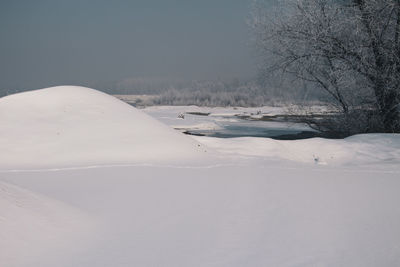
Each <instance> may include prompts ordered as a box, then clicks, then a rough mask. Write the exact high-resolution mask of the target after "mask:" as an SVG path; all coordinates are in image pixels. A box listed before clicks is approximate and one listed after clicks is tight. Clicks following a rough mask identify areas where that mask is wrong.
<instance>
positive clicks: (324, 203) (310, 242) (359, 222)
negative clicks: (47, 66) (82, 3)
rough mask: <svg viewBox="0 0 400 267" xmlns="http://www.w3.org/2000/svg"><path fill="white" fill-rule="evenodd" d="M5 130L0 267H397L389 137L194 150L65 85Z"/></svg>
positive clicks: (210, 142)
mask: <svg viewBox="0 0 400 267" xmlns="http://www.w3.org/2000/svg"><path fill="white" fill-rule="evenodd" d="M154 109H155V110H157V111H156V112H155V113H157V115H156V116H155V117H156V118H157V119H160V116H162V117H163V116H164V115H165V118H167V120H169V119H168V118H171V116H169V115H168V114H164V115H163V112H162V109H156V108H154ZM180 109H182V108H179V107H171V108H165V110H169V111H167V112H166V113H168V112H169V113H170V114H179V112H180ZM229 112H230V111H229V110H228V111H227V112H226V113H229ZM219 113H224V110H223V109H222V108H220V110H219ZM13 120H17V121H16V122H13ZM161 120H162V119H161ZM211 122H212V121H211ZM0 123H1V124H2V125H4V128H3V127H2V128H1V130H0V131H1V132H0V150H1V151H6V153H2V154H0V169H1V170H0V211H1V213H0V266H6V267H9V266H18V267H21V266H22V267H31V266H44V267H47V266H49V267H50V266H60V267H63V266H65V267H67V266H77V267H80V266H82V267H87V266H96V267H98V266H100V267H101V266H363V267H364V266H399V265H400V228H399V227H398V226H399V225H400V206H399V205H398V203H399V201H400V194H398V188H399V187H400V179H399V177H400V175H399V174H400V164H399V163H400V162H399V161H400V154H399V151H400V149H399V148H400V136H399V135H397V134H390V135H384V134H368V135H358V136H353V137H350V138H346V139H344V140H325V139H319V138H314V139H308V140H297V141H276V140H271V139H268V138H232V139H217V138H211V137H189V136H185V135H183V134H181V133H180V132H179V131H176V130H172V129H171V127H168V126H165V125H164V124H162V123H161V122H159V121H157V120H156V119H154V118H151V117H149V116H148V115H146V114H144V113H143V112H142V111H140V110H137V109H135V108H133V107H131V106H129V105H126V104H124V103H122V102H120V101H119V100H117V99H115V98H113V97H110V96H107V95H105V94H103V93H100V92H97V91H95V90H91V89H88V88H82V87H67V86H64V87H56V88H49V89H43V90H37V91H32V92H29V93H22V94H18V95H14V96H8V97H5V98H1V99H0ZM57 132H59V133H60V134H59V135H58V134H57ZM5 140H6V141H5ZM199 144H200V147H199V146H198V145H199ZM60 151H62V153H59V152H60ZM205 151H207V152H205ZM316 159H318V160H316Z"/></svg>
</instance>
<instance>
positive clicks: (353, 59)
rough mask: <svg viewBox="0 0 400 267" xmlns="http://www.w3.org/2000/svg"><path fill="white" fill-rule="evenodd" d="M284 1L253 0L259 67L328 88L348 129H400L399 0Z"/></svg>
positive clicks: (392, 130)
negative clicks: (271, 3) (272, 3)
mask: <svg viewBox="0 0 400 267" xmlns="http://www.w3.org/2000/svg"><path fill="white" fill-rule="evenodd" d="M283 2H284V4H282V6H281V7H280V10H279V11H278V12H277V11H276V10H274V12H271V10H270V7H269V6H267V5H264V3H265V2H262V1H261V2H260V1H258V2H256V3H255V6H254V10H253V16H252V21H251V26H252V28H253V30H254V33H255V37H256V38H255V41H256V45H257V48H258V51H259V52H260V55H261V58H263V59H264V61H263V64H262V68H261V71H262V72H263V73H267V72H270V71H271V70H280V71H283V72H285V73H287V74H289V75H290V76H291V77H295V78H298V79H301V80H303V81H306V82H307V83H310V84H313V86H316V87H317V88H320V89H322V90H323V91H324V92H325V93H327V94H328V95H329V96H330V98H331V99H332V100H333V103H335V105H336V107H337V108H338V110H340V111H341V114H342V116H341V118H342V120H341V123H344V124H347V127H349V128H348V129H347V131H348V132H349V133H356V132H370V131H384V132H400V118H399V110H400V107H399V103H400V0H290V1H281V3H283ZM274 14H275V15H274ZM355 125H357V127H355ZM336 128H338V126H337V127H336Z"/></svg>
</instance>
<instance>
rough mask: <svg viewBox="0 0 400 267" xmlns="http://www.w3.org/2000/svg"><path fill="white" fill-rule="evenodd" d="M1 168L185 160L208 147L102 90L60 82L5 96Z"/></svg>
mask: <svg viewBox="0 0 400 267" xmlns="http://www.w3.org/2000/svg"><path fill="white" fill-rule="evenodd" d="M0 121H1V129H0V150H1V151H2V153H1V154H0V168H2V169H9V168H20V167H23V168H47V167H58V168H59V167H72V166H88V165H103V164H108V165H112V164H132V163H148V162H153V163H154V162H163V161H166V160H168V161H184V160H187V159H193V158H196V157H200V156H201V155H202V153H204V149H203V148H202V147H201V145H200V144H198V143H196V142H195V141H194V140H193V139H191V138H189V137H186V136H184V135H183V134H181V133H178V132H176V131H174V130H173V129H170V128H169V127H168V126H165V125H163V124H162V123H160V122H158V121H157V120H155V119H153V118H151V117H150V116H148V115H146V114H144V113H143V112H141V111H139V110H137V109H135V108H134V107H132V106H130V105H128V104H126V103H124V102H122V101H120V100H118V99H116V98H114V97H112V96H109V95H107V94H104V93H101V92H99V91H96V90H93V89H89V88H84V87H76V86H59V87H52V88H47V89H41V90H36V91H31V92H25V93H20V94H15V95H11V96H7V97H3V98H1V99H0Z"/></svg>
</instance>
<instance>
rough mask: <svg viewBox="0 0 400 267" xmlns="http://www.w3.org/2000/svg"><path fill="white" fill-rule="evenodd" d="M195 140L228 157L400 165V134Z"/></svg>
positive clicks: (343, 164)
mask: <svg viewBox="0 0 400 267" xmlns="http://www.w3.org/2000/svg"><path fill="white" fill-rule="evenodd" d="M194 138H195V139H196V140H198V141H199V142H201V143H203V144H204V145H207V146H208V147H210V148H214V149H215V150H217V151H218V152H221V153H224V154H232V155H234V154H236V155H237V154H239V155H242V156H254V157H266V158H275V159H285V160H290V161H295V162H301V163H312V164H322V165H333V166H345V165H363V164H392V165H397V166H399V165H400V134H360V135H355V136H351V137H348V138H345V139H337V140H333V139H323V138H311V139H305V140H293V141H282V140H273V139H270V138H255V137H241V138H230V139H219V138H209V137H194Z"/></svg>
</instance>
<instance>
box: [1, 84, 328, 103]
mask: <svg viewBox="0 0 400 267" xmlns="http://www.w3.org/2000/svg"><path fill="white" fill-rule="evenodd" d="M82 86H87V87H90V88H94V89H98V90H101V91H103V92H106V93H108V94H111V95H135V96H137V97H134V98H132V99H133V100H132V101H131V100H130V101H129V102H130V103H132V104H134V105H137V106H151V105H197V106H210V107H215V106H220V107H224V106H242V107H254V106H263V105H277V104H278V105H279V104H281V103H289V102H290V103H298V102H301V101H304V100H307V101H309V100H317V99H318V100H321V94H316V93H315V90H311V89H309V88H306V87H305V86H304V85H302V84H299V83H297V84H294V83H289V82H288V81H286V82H285V83H283V82H281V80H280V79H277V78H276V77H274V78H273V79H269V83H263V84H261V83H259V82H257V81H255V80H247V81H244V80H239V79H232V80H213V81H209V80H203V81H182V80H171V79H165V78H131V79H126V80H123V81H119V82H109V83H104V82H102V83H87V84H83V85H82ZM299 88H300V89H299ZM21 91H24V90H14V91H9V90H8V91H3V92H2V96H4V95H8V94H13V93H18V92H21Z"/></svg>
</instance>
